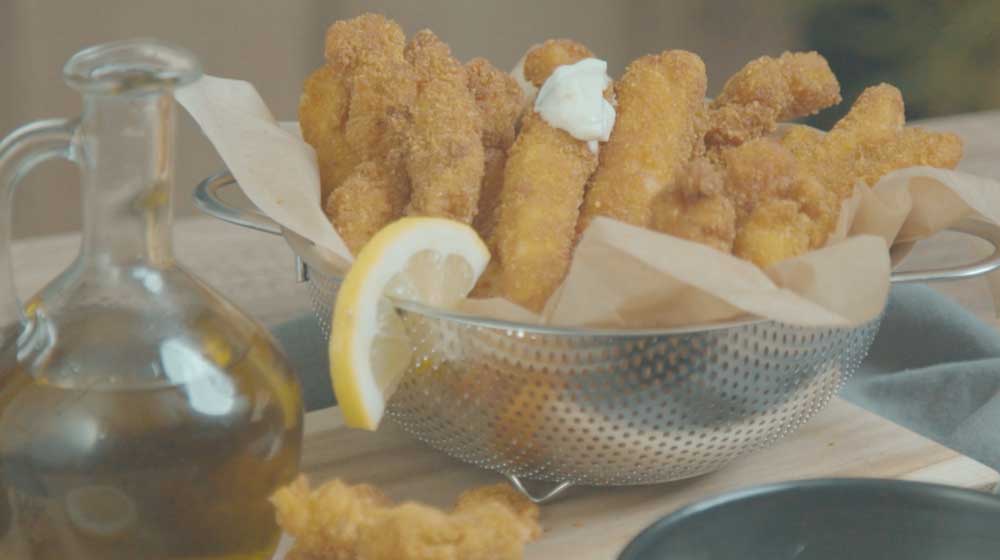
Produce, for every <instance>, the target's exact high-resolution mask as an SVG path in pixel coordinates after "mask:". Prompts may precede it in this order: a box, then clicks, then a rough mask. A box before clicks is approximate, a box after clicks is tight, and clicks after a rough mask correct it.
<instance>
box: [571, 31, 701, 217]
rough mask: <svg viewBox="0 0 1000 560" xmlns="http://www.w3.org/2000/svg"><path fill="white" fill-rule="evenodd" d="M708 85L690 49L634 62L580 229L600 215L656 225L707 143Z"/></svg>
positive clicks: (619, 91) (618, 87) (621, 87)
mask: <svg viewBox="0 0 1000 560" xmlns="http://www.w3.org/2000/svg"><path fill="white" fill-rule="evenodd" d="M706 83H707V78H706V75H705V64H704V63H703V62H702V61H701V59H700V58H699V57H698V55H695V54H693V53H689V52H686V51H676V50H675V51H664V52H663V53H661V54H658V55H647V56H644V57H642V58H639V59H637V60H635V61H633V62H632V63H631V64H629V65H628V68H626V69H625V74H624V75H623V76H622V78H621V79H620V80H618V82H616V84H615V95H616V98H617V100H618V108H617V111H618V114H617V117H616V120H615V127H614V130H613V131H612V132H611V138H610V140H609V141H608V142H607V144H606V145H604V147H603V148H602V149H601V165H600V167H599V168H598V169H597V172H596V173H595V174H594V176H593V177H592V178H591V181H590V185H589V187H588V190H587V196H586V200H585V201H584V206H583V210H582V213H581V216H580V222H579V225H578V232H579V233H583V231H584V230H585V229H586V227H587V225H589V224H590V221H591V220H593V219H594V217H596V216H608V217H611V218H614V219H616V220H620V221H623V222H626V223H629V224H632V225H636V226H639V227H649V226H650V224H651V217H652V206H653V204H652V203H653V200H654V199H656V198H657V196H659V195H660V194H661V193H663V192H664V191H665V190H668V189H672V188H673V186H674V183H675V180H676V179H677V176H678V173H679V172H680V171H681V169H682V168H683V167H684V166H685V165H686V164H687V162H688V161H689V160H690V159H691V157H692V155H693V154H694V153H695V151H696V149H697V147H698V145H699V144H700V143H701V134H700V127H699V116H700V113H701V111H700V109H701V107H702V103H703V100H704V98H705V87H706ZM665 203H666V204H670V203H671V200H667V201H666V202H665ZM677 215H678V216H680V215H681V214H677ZM661 227H663V228H667V229H669V228H670V227H672V226H671V225H670V224H661Z"/></svg>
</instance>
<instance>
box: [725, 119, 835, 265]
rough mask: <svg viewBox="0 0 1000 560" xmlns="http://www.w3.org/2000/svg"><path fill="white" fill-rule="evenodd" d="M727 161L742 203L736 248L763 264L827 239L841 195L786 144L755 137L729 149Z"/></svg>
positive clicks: (730, 190)
mask: <svg viewBox="0 0 1000 560" xmlns="http://www.w3.org/2000/svg"><path fill="white" fill-rule="evenodd" d="M722 162H723V165H724V171H723V176H724V185H725V190H726V193H727V195H728V196H729V198H730V199H731V200H732V201H733V203H734V205H735V209H736V223H737V234H736V241H735V244H734V249H733V252H734V254H736V255H737V256H739V257H742V258H745V259H748V260H751V261H753V262H754V263H755V264H757V265H758V266H762V267H763V266H768V265H770V264H772V263H774V262H777V261H780V260H784V259H787V258H791V257H794V256H798V255H800V254H802V253H804V252H806V251H808V250H809V249H815V248H818V247H821V246H823V244H825V243H826V240H827V238H828V237H829V235H830V232H831V231H832V230H833V228H834V226H835V225H836V221H837V215H838V213H839V211H840V206H839V199H837V197H836V196H835V195H834V194H833V193H832V192H831V191H829V190H828V189H826V188H824V187H823V186H822V185H821V184H820V183H819V181H817V180H816V179H815V178H814V177H813V176H812V175H810V174H808V173H807V172H806V171H805V169H804V168H803V167H802V166H801V165H800V164H799V163H798V162H797V161H796V159H795V157H794V156H793V155H792V154H791V152H789V151H788V150H787V149H785V148H784V147H782V146H781V144H779V143H778V142H776V141H774V140H771V139H769V138H758V139H756V140H751V141H750V142H747V143H745V144H742V145H740V146H737V147H735V148H729V149H726V150H723V151H722ZM793 226H794V229H793Z"/></svg>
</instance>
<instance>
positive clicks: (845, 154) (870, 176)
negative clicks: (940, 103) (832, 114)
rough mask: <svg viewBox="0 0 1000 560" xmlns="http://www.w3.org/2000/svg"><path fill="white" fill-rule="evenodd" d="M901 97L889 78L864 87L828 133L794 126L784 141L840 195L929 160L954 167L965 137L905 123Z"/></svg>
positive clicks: (937, 164)
mask: <svg viewBox="0 0 1000 560" xmlns="http://www.w3.org/2000/svg"><path fill="white" fill-rule="evenodd" d="M904 114H905V113H904V107H903V97H902V95H901V94H900V92H899V90H898V89H896V88H895V87H893V86H891V85H888V84H880V85H877V86H873V87H870V88H868V89H866V90H865V91H864V92H862V93H861V95H860V96H859V97H858V99H857V100H856V101H855V102H854V105H853V106H852V107H851V110H850V111H849V112H848V113H847V115H845V116H844V118H842V119H841V120H840V121H839V122H838V123H837V124H836V125H835V126H834V127H833V128H832V129H831V130H830V132H828V133H826V134H825V135H824V134H822V133H820V132H817V131H813V130H811V129H808V128H806V127H802V126H796V127H792V128H791V130H789V131H788V132H787V133H786V134H785V135H784V136H783V137H782V138H781V143H782V145H784V146H785V147H786V148H788V150H789V151H791V153H792V154H794V155H795V157H796V159H798V161H799V162H800V163H801V164H802V166H803V167H804V168H805V170H806V172H808V173H810V174H812V175H813V176H815V177H816V178H817V179H818V180H819V181H820V183H822V184H823V186H825V187H826V188H827V189H829V190H831V191H832V192H834V193H835V194H836V195H837V197H838V198H839V200H844V199H846V198H848V197H849V196H851V193H852V192H853V191H854V187H855V185H856V184H857V183H858V182H859V181H861V182H863V183H864V184H866V185H868V186H873V185H874V184H875V183H876V182H878V180H879V179H880V178H881V177H882V176H883V175H885V174H886V173H888V172H890V171H893V170H896V169H902V168H905V167H912V166H916V165H927V166H931V167H939V168H946V169H953V168H954V167H955V166H956V165H958V162H959V161H960V160H961V159H962V141H961V139H960V138H959V137H958V136H956V135H954V134H950V133H944V132H931V131H927V130H924V129H921V128H917V127H913V128H904V126H903V125H904V124H905V116H904Z"/></svg>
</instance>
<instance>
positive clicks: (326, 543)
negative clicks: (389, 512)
mask: <svg viewBox="0 0 1000 560" xmlns="http://www.w3.org/2000/svg"><path fill="white" fill-rule="evenodd" d="M271 502H272V503H274V507H275V511H276V512H277V521H278V525H280V526H281V528H282V529H284V530H285V531H286V532H287V533H288V534H290V535H293V536H294V537H295V551H296V554H298V556H296V558H301V559H310V560H311V559H315V560H354V559H355V558H357V556H356V554H355V552H356V550H357V543H358V540H359V539H360V538H361V534H362V532H363V531H365V530H367V529H368V528H369V526H370V524H371V522H372V520H373V518H374V517H375V516H376V515H377V514H378V513H379V512H380V511H382V510H384V509H385V508H386V507H388V506H389V505H390V504H389V499H388V498H386V497H385V495H383V494H382V493H381V492H379V491H378V489H376V488H375V487H374V486H370V485H368V484H358V485H356V486H348V485H347V484H344V483H343V482H341V481H340V480H332V481H330V482H327V483H326V484H323V485H322V486H320V487H319V488H317V489H315V490H311V491H310V489H309V482H308V481H307V480H306V478H305V477H304V476H300V477H299V478H298V479H296V480H295V481H294V482H292V483H291V484H289V485H288V486H285V487H284V488H281V489H279V490H278V491H277V492H275V494H274V496H272V497H271Z"/></svg>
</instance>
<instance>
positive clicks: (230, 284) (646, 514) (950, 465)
mask: <svg viewBox="0 0 1000 560" xmlns="http://www.w3.org/2000/svg"><path fill="white" fill-rule="evenodd" d="M923 124H924V125H925V126H929V127H932V128H936V129H941V130H951V131H954V132H957V133H958V134H960V135H961V136H962V137H963V139H964V140H965V142H966V148H965V153H966V156H965V159H964V160H963V162H962V164H961V165H960V169H962V170H965V171H968V172H971V173H976V174H979V175H984V176H989V177H993V178H996V179H1000V158H997V157H996V156H997V154H1000V135H997V134H996V133H995V132H994V131H995V130H997V129H1000V111H995V112H987V113H977V114H972V115H961V116H956V117H949V118H945V119H937V120H932V121H926V122H925V123H923ZM38 211H39V214H40V215H42V213H43V212H44V210H43V209H39V210H38ZM78 244H79V236H78V235H76V234H68V235H57V236H49V237H40V238H32V239H26V240H20V241H17V242H15V244H14V248H13V254H14V256H13V259H14V267H15V271H16V273H15V274H16V277H17V279H16V280H17V282H16V283H17V286H18V288H19V292H20V293H21V294H22V295H26V294H29V293H31V292H33V291H35V290H37V289H38V288H40V287H41V286H42V285H43V284H44V282H45V281H47V280H48V279H50V278H51V277H52V276H54V275H55V274H56V273H58V271H60V270H61V269H63V268H64V267H65V266H66V265H67V264H69V262H70V261H71V260H72V258H73V257H74V256H75V255H76V252H77V249H78ZM175 244H176V252H177V255H178V258H179V260H180V261H181V262H182V263H184V265H185V266H187V268H188V269H190V270H191V271H193V272H194V273H195V274H197V275H198V276H200V277H201V278H203V279H204V280H206V281H207V282H208V283H209V284H211V285H213V286H215V287H216V288H217V289H219V290H220V291H222V292H223V293H224V294H225V295H226V296H227V297H229V298H230V299H231V300H232V301H233V302H235V303H236V304H237V305H239V306H240V307H242V308H243V309H245V310H247V311H248V312H250V313H251V314H253V315H254V316H256V317H257V318H258V319H260V320H261V321H263V322H264V323H265V324H269V325H274V324H277V323H279V322H282V321H285V320H287V319H290V318H292V317H295V316H298V315H300V314H302V313H307V312H308V310H309V303H308V299H307V293H306V288H305V285H303V284H298V283H297V282H296V281H295V274H294V272H295V270H294V264H293V257H292V254H291V252H290V251H289V249H288V247H287V246H286V245H285V244H284V242H283V240H282V239H281V238H279V237H277V236H272V235H268V234H265V233H260V232H256V231H251V230H246V229H242V228H238V227H235V226H231V225H228V224H224V223H221V222H219V221H217V220H214V219H211V218H207V217H197V218H188V219H183V220H179V221H178V222H177V224H176V226H175ZM982 245H983V244H980V243H978V242H974V240H971V239H970V238H967V237H965V236H962V235H958V234H947V233H946V234H942V235H940V236H938V237H936V238H934V239H932V240H928V241H926V242H924V243H921V244H920V245H918V247H917V249H916V250H915V251H914V253H913V254H912V255H911V256H910V257H909V258H908V260H907V262H906V263H905V267H907V268H909V267H914V268H916V267H920V266H922V265H928V264H930V263H933V264H934V265H940V264H947V263H956V262H961V261H962V260H964V259H969V258H972V257H975V256H977V255H980V254H982V253H983V252H984V251H985V250H986V248H985V247H983V246H982ZM933 287H934V288H935V289H938V290H940V291H941V292H943V293H945V294H947V295H949V296H951V297H953V298H954V299H956V300H957V301H958V302H959V303H961V304H962V305H963V306H965V307H966V308H967V309H969V310H970V311H972V312H973V313H974V314H976V315H977V316H979V317H980V318H982V319H983V320H985V321H987V322H989V323H990V324H993V325H997V326H998V328H1000V322H998V321H997V320H996V316H997V314H996V308H995V306H994V302H993V299H992V297H991V292H990V290H989V283H988V280H987V279H983V278H979V279H971V280H963V281H956V282H950V283H943V284H936V285H934V286H933ZM845 407H850V405H847V404H846V403H842V402H838V403H835V405H834V406H833V407H831V409H829V410H828V411H826V412H824V413H823V415H821V416H820V418H818V419H817V420H815V421H813V422H812V423H810V424H809V425H807V426H806V428H805V429H804V430H803V431H801V432H799V433H798V434H796V435H795V436H793V438H790V439H789V441H786V442H782V443H781V444H779V446H778V447H777V448H775V449H774V450H772V451H770V452H768V453H769V454H770V455H769V457H770V460H771V461H772V463H769V462H767V461H764V462H761V460H759V459H754V458H749V459H748V460H746V461H744V462H743V463H741V464H742V465H743V466H742V467H741V468H742V469H744V470H745V469H749V470H750V472H757V473H758V474H760V476H758V479H759V480H760V481H764V480H769V479H773V478H772V477H771V476H770V475H764V474H762V473H764V472H765V471H767V470H768V469H769V468H770V467H769V466H767V465H769V464H773V461H774V460H776V459H775V458H778V459H781V458H782V457H784V459H781V460H783V461H786V462H787V463H788V465H791V466H794V465H795V463H796V462H799V465H800V466H801V465H802V464H803V462H808V460H807V457H812V455H809V454H807V455H797V454H796V455H794V456H791V455H788V453H790V452H786V455H787V456H783V455H781V453H782V452H781V449H791V448H789V447H787V446H788V445H790V444H792V443H795V442H796V441H798V442H800V443H801V442H803V441H806V442H808V441H809V440H808V438H809V437H811V436H810V434H813V435H815V433H816V432H817V430H821V429H826V428H829V429H832V430H834V433H835V434H840V436H838V437H840V438H841V439H840V440H837V441H840V442H841V444H843V442H848V443H850V442H851V441H852V439H851V438H852V435H851V433H850V430H849V429H846V428H844V429H841V428H838V426H848V427H849V426H851V425H853V424H850V423H846V424H845V422H846V420H845V419H848V418H854V419H855V420H853V422H860V421H861V420H857V419H858V418H861V419H864V420H865V421H866V422H879V424H878V426H880V427H879V428H878V429H879V430H887V431H886V432H885V434H883V437H885V438H887V439H888V440H891V441H893V442H902V443H898V444H895V443H894V444H893V445H895V447H894V449H895V450H896V451H895V452H899V453H902V455H900V457H903V458H906V457H910V458H911V459H913V461H910V462H907V461H904V466H903V467H900V466H899V465H898V464H896V466H893V467H890V466H888V463H886V464H883V463H879V461H877V460H872V459H870V458H863V457H858V458H857V460H856V461H855V462H853V463H852V462H851V457H852V456H853V455H851V454H850V453H849V452H848V453H847V454H846V455H845V456H844V458H843V459H838V461H840V462H839V463H837V464H838V465H839V467H838V468H839V470H835V472H839V473H841V474H846V475H852V476H897V477H905V478H918V479H930V480H938V481H944V482H950V483H953V484H959V485H963V486H970V487H982V486H984V485H985V484H986V483H988V482H990V481H991V480H992V481H995V480H994V479H993V478H992V475H991V474H989V471H988V470H986V469H984V468H983V467H982V466H981V465H978V464H976V463H974V462H971V461H968V460H966V459H964V458H960V457H956V456H955V454H948V453H946V451H947V450H942V449H943V448H940V447H939V446H936V445H934V444H929V443H928V442H926V440H923V439H922V438H920V437H919V436H913V435H912V434H909V433H908V432H905V431H903V430H902V429H901V428H898V427H895V426H892V425H889V424H888V423H887V422H884V421H882V420H881V419H875V420H872V418H870V417H871V415H870V414H868V413H865V412H863V411H857V410H856V409H850V408H845ZM338 422H339V420H338V419H337V415H336V412H335V411H330V410H324V411H318V412H313V413H310V414H309V415H308V416H307V431H308V432H309V433H310V434H311V437H312V438H313V440H312V443H310V446H311V447H310V446H307V449H306V453H305V457H304V469H305V470H306V472H309V473H310V474H313V475H315V477H316V478H317V479H325V478H329V477H330V476H341V475H342V474H343V473H338V472H336V471H334V470H331V468H332V466H336V465H339V466H340V467H343V469H345V470H344V471H343V472H344V473H348V474H349V473H369V472H372V471H369V470H367V469H368V468H369V467H370V466H369V467H359V464H358V463H356V462H351V461H354V459H352V457H353V456H347V455H343V454H341V455H338V454H337V453H338V452H337V451H334V450H337V449H350V448H351V447H352V446H351V445H346V443H338V442H337V441H328V438H329V437H330V434H334V433H336V434H343V433H344V430H343V428H339V427H338V426H339V424H338ZM893 430H895V431H893ZM823 433H824V437H825V436H826V435H828V433H827V432H823ZM902 434H905V435H902ZM362 435H365V434H362ZM911 436H912V437H911ZM337 437H343V438H353V439H358V438H359V437H360V436H358V435H357V433H355V434H354V435H351V436H347V435H338V436H337ZM380 437H381V438H382V439H381V440H378V441H379V442H381V443H373V444H372V445H376V446H379V445H384V446H388V448H390V449H392V448H393V446H403V447H404V448H406V449H408V450H409V452H410V453H416V455H415V456H417V457H425V459H424V462H423V463H421V465H422V467H421V468H422V470H421V473H423V475H419V476H422V477H423V478H422V479H421V480H423V483H420V484H414V483H411V482H407V483H406V485H403V483H402V482H401V481H400V480H401V479H399V477H398V476H397V478H396V479H393V476H396V475H391V474H390V475H385V474H384V472H385V471H384V470H383V471H375V472H374V473H373V474H372V475H373V476H376V478H378V479H379V480H380V481H381V482H385V483H386V484H387V485H389V486H390V488H389V489H390V494H393V495H396V496H399V497H407V498H409V497H416V498H427V499H430V501H432V502H435V503H444V502H447V501H448V500H447V499H443V498H441V495H442V494H441V490H442V489H444V488H449V489H450V488H451V487H453V486H454V485H455V484H458V485H461V484H464V483H473V482H480V481H483V480H488V479H490V478H492V475H486V474H484V473H482V472H479V471H476V470H475V469H471V468H470V467H465V466H463V465H460V464H458V463H455V462H454V461H451V460H450V459H446V458H443V457H442V456H440V455H439V454H436V453H435V452H433V451H430V450H427V449H426V448H423V447H422V446H420V445H418V444H416V443H414V442H413V441H412V440H408V439H406V438H404V437H403V436H401V435H399V434H396V433H388V434H382V436H380ZM872 437H877V435H876V436H872ZM315 438H319V440H318V441H320V442H322V443H317V441H316V439H315ZM803 438H806V440H803ZM345 441H346V440H345ZM359 441H360V440H359ZM831 441H832V440H831ZM814 443H815V445H819V443H816V442H814ZM827 443H828V442H825V441H824V443H823V445H826V444H827ZM835 443H836V442H835ZM804 445H812V444H808V443H806V444H804ZM900 446H902V447H900ZM817 449H819V448H817ZM838 449H841V450H845V451H849V447H847V446H841V447H838ZM917 452H919V453H918V454H922V458H921V460H916V459H917V458H916V457H911V456H913V454H914V453H917ZM907 453H909V455H907ZM428 454H430V455H428ZM428 457H430V458H428ZM324 458H325V459H324ZM382 460H385V461H388V458H387V457H385V456H383V457H382ZM345 461H346V462H345ZM340 467H338V468H340ZM397 467H398V469H403V470H405V469H406V468H408V467H409V465H397V466H396V467H392V466H389V467H386V468H387V469H388V472H390V473H392V472H400V471H398V470H397V471H393V470H392V469H394V468H397ZM359 468H361V470H360V471H358V469H359ZM789 468H791V467H789ZM755 469H756V470H755ZM793 471H794V472H796V473H798V474H796V475H795V476H809V475H810V473H811V472H812V471H810V469H809V468H808V465H806V466H805V467H802V468H797V469H793ZM724 472H725V471H724ZM735 472H739V471H735ZM376 473H381V474H376ZM434 473H437V475H436V476H435V475H434ZM442 473H450V474H451V475H453V476H451V478H448V477H445V478H442V476H443V474H442ZM814 474H815V473H814ZM819 474H824V473H819ZM994 474H995V473H994ZM345 476H347V475H345ZM359 476H360V475H359ZM387 476H388V478H387ZM405 480H407V481H410V479H408V478H407V479H405ZM706 480H707V481H708V482H707V483H706V484H704V485H702V486H700V487H699V486H697V485H694V486H692V484H690V483H679V484H673V485H661V486H658V487H655V488H656V489H655V490H651V491H637V490H635V489H627V490H621V491H618V490H614V491H610V490H609V491H600V490H592V491H587V492H585V493H584V494H583V495H582V496H581V497H578V498H577V499H574V500H571V501H569V502H567V504H563V505H558V504H557V505H555V506H552V508H553V509H552V510H551V511H547V513H546V515H545V518H546V520H547V521H546V524H547V527H548V529H549V532H548V533H547V534H546V539H547V540H544V542H543V543H542V544H539V545H537V546H535V545H533V546H534V548H533V549H532V550H531V551H530V554H529V556H530V557H552V556H550V554H557V553H558V554H562V553H564V552H574V553H575V554H574V556H575V557H586V558H590V557H596V558H609V557H611V556H613V553H614V551H615V550H618V549H619V548H620V546H621V544H622V543H623V542H625V541H626V540H627V539H628V538H629V537H630V536H631V535H633V534H634V533H635V532H636V531H638V530H639V529H641V528H642V526H644V525H645V524H646V523H648V522H650V521H652V520H653V519H654V518H655V517H656V516H658V515H662V514H663V513H666V512H669V511H671V510H672V509H674V508H676V507H677V506H679V505H681V504H682V503H684V502H686V501H690V500H692V499H697V498H699V497H701V496H704V495H706V493H714V492H718V491H721V490H724V489H726V488H727V487H728V486H727V484H726V483H725V481H726V480H729V478H727V476H726V475H721V476H714V475H713V476H712V477H708V478H707V479H706ZM456 481H457V482H456ZM393 485H395V486H393ZM435 496H437V498H435ZM452 497H453V496H449V498H448V499H450V498H452ZM598 512H604V514H600V513H598ZM609 512H612V513H613V515H611V513H609ZM553 527H554V528H553ZM559 529H561V530H562V532H559ZM568 535H570V536H572V538H569V537H568ZM572 543H578V544H576V545H573V544H572ZM577 547H579V548H577ZM584 550H587V551H589V552H591V553H593V554H582V551H584ZM598 552H599V554H598ZM581 554H582V555H581Z"/></svg>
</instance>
